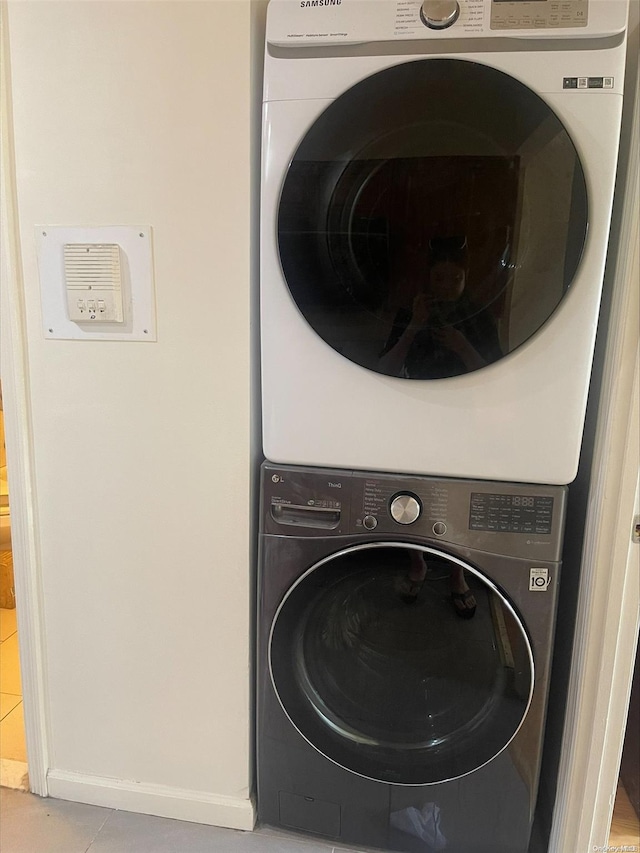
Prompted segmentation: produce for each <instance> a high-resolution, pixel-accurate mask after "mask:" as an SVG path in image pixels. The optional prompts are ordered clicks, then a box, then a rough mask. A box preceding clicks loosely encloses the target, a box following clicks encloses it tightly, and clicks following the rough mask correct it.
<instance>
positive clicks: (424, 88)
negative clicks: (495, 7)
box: [278, 59, 587, 379]
mask: <svg viewBox="0 0 640 853" xmlns="http://www.w3.org/2000/svg"><path fill="white" fill-rule="evenodd" d="M586 233H587V191H586V184H585V178H584V174H583V170H582V167H581V165H580V160H579V158H578V154H577V152H576V149H575V147H574V145H573V143H572V141H571V139H570V137H569V135H568V133H567V131H566V130H565V128H564V126H563V125H562V123H561V122H560V120H559V119H558V118H557V116H556V115H555V113H554V112H553V111H552V110H551V108H550V107H549V106H548V104H547V103H546V102H545V101H543V100H542V98H540V97H539V96H538V95H536V94H534V93H533V92H532V91H531V90H530V89H528V88H527V87H526V86H524V85H523V84H522V83H520V82H518V81H517V80H515V79H513V78H512V77H510V76H509V75H507V74H504V73H503V72H500V71H497V70H495V69H493V68H490V67H488V66H484V65H480V64H478V63H474V62H469V61H465V60H458V59H424V60H419V61H412V62H408V63H404V64H401V65H398V66H394V67H392V68H389V69H386V70H384V71H381V72H380V73H378V74H375V75H373V76H372V77H369V78H367V79H365V80H364V81H363V82H361V83H359V84H357V85H356V86H354V87H353V88H352V89H350V90H349V91H347V92H346V93H345V94H343V95H342V96H341V97H340V98H338V99H337V100H336V101H334V102H333V103H332V104H331V105H330V106H329V107H328V108H327V109H326V110H325V112H324V113H322V115H321V116H320V117H319V118H318V119H317V121H316V122H315V124H314V125H313V126H312V127H311V129H310V130H309V132H308V133H307V134H306V136H305V137H304V139H303V141H302V143H301V144H300V146H299V148H298V150H297V151H296V153H295V156H294V158H293V160H292V162H291V164H290V167H289V169H288V172H287V175H286V178H285V182H284V186H283V190H282V195H281V199H280V206H279V217H278V242H279V250H280V258H281V263H282V269H283V272H284V276H285V279H286V282H287V284H288V287H289V289H290V291H291V295H292V296H293V299H294V300H295V302H296V304H297V305H298V307H299V309H300V311H301V312H302V314H303V315H304V317H305V318H306V319H307V321H308V322H309V324H310V325H311V326H312V328H313V329H314V330H315V331H316V332H317V333H318V334H319V335H320V337H321V338H323V339H324V340H325V341H326V342H327V343H328V344H329V345H330V346H331V347H333V349H335V350H336V351H337V352H339V353H341V354H342V355H344V356H345V357H346V358H348V359H351V360H352V361H354V362H355V363H356V364H359V365H362V366H363V367H366V368H369V369H370V370H374V371H377V372H379V373H383V374H387V375H390V376H401V377H405V378H409V379H440V378H446V377H451V376H457V375H460V374H464V373H469V372H471V371H473V370H477V369H479V368H481V367H484V366H486V365H488V364H491V363H493V362H495V361H498V360H499V359H501V358H502V357H504V356H506V355H507V354H508V353H510V352H512V351H513V350H515V349H516V348H517V347H519V346H520V345H521V344H522V343H524V342H525V341H526V340H528V339H529V338H530V337H531V336H532V335H533V334H535V332H536V331H537V330H538V329H540V327H541V326H542V325H543V324H544V323H545V322H546V321H547V319H548V318H549V317H550V316H551V314H552V313H553V312H554V311H555V309H556V307H557V306H558V304H559V303H560V301H561V300H562V298H563V297H564V295H565V294H566V292H567V290H568V288H569V286H570V285H571V282H572V280H573V278H574V276H575V273H576V270H577V268H578V264H579V261H580V257H581V255H582V251H583V247H584V242H585V239H586Z"/></svg>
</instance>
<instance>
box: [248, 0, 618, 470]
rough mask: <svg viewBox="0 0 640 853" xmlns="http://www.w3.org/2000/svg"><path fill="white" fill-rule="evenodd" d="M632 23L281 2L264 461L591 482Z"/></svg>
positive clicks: (569, 2) (556, 2)
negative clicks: (589, 416)
mask: <svg viewBox="0 0 640 853" xmlns="http://www.w3.org/2000/svg"><path fill="white" fill-rule="evenodd" d="M627 12H628V8H627V2H626V0H458V2H455V0H425V2H419V0H302V2H301V0H271V2H270V4H269V7H268V17H267V33H266V61H265V82H264V105H263V166H262V213H261V221H262V225H261V229H262V231H261V317H262V321H261V336H262V390H263V429H264V435H263V437H264V452H265V455H266V457H267V458H268V459H270V460H272V461H275V462H279V463H290V464H307V465H318V466H334V467H344V468H350V467H353V468H359V469H361V470H368V469H376V470H384V471H389V472H407V473H423V474H430V475H438V476H452V477H471V478H479V479H499V480H507V481H510V482H513V481H517V482H536V483H552V484H566V483H569V482H570V481H571V480H572V479H573V478H574V476H575V473H576V469H577V462H578V455H579V449H580V443H581V436H582V430H583V423H584V413H585V405H586V398H587V391H588V385H589V379H590V371H591V363H592V354H593V346H594V338H595V331H596V325H597V320H598V311H599V301H600V294H601V286H602V279H603V270H604V264H605V256H606V250H607V241H608V233H609V224H610V213H611V205H612V197H613V189H614V180H615V174H616V159H617V149H618V137H619V129H620V116H621V108H622V92H623V75H624V57H625V38H626V36H625V31H626V22H627Z"/></svg>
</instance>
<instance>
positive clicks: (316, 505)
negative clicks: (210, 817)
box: [257, 463, 566, 853]
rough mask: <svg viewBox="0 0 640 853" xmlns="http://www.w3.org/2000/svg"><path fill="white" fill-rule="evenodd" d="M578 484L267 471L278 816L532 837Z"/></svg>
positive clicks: (439, 834)
mask: <svg viewBox="0 0 640 853" xmlns="http://www.w3.org/2000/svg"><path fill="white" fill-rule="evenodd" d="M565 500H566V487H562V486H540V485H525V484H506V483H501V482H485V481H470V480H441V479H436V478H431V477H418V476H402V477H401V476H393V475H387V474H379V473H376V474H368V473H363V472H354V471H347V470H330V469H327V470H321V469H314V468H305V467H293V466H291V467H289V466H286V467H285V466H277V465H271V464H268V463H265V464H264V465H263V468H262V487H261V516H260V519H261V520H260V560H259V563H260V569H259V595H258V654H257V678H258V681H257V705H258V707H257V784H258V787H257V794H258V798H257V802H258V817H259V820H260V821H261V822H263V823H265V824H270V825H273V826H277V827H284V828H287V829H290V830H294V831H298V832H306V833H311V834H313V835H317V836H321V837H325V838H327V839H330V840H333V841H335V842H341V843H346V844H350V845H358V846H360V845H362V846H364V845H370V846H374V847H379V848H382V849H383V850H386V851H390V850H397V851H407V853H410V851H416V853H418V851H419V853H435V851H448V853H525V851H526V850H527V847H528V843H529V836H530V829H531V822H532V816H533V812H534V807H535V803H536V791H537V784H538V775H539V768H540V757H541V745H542V738H543V730H544V721H545V708H546V698H547V689H548V684H549V667H550V659H551V649H552V642H553V633H554V614H555V606H556V596H557V591H558V584H559V575H560V554H561V546H562V532H563V524H564V509H565Z"/></svg>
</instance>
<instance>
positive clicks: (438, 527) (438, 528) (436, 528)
mask: <svg viewBox="0 0 640 853" xmlns="http://www.w3.org/2000/svg"><path fill="white" fill-rule="evenodd" d="M433 532H434V533H435V535H436V536H444V534H445V533H446V532H447V525H446V524H445V523H444V521H436V523H435V524H434V525H433Z"/></svg>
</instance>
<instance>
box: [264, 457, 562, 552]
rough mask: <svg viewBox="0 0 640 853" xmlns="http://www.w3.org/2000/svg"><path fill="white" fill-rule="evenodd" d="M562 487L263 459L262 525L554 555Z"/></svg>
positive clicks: (285, 531) (286, 532)
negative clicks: (323, 467) (426, 475)
mask: <svg viewBox="0 0 640 853" xmlns="http://www.w3.org/2000/svg"><path fill="white" fill-rule="evenodd" d="M566 495H567V488H566V487H565V486H540V485H529V484H523V483H499V482H482V481H479V480H455V479H440V478H435V477H419V476H410V475H406V476H402V475H394V474H383V473H367V472H362V471H339V470H331V469H320V468H304V467H296V466H290V467H289V466H278V465H271V464H270V463H264V465H263V468H262V506H263V513H262V519H261V532H262V533H266V534H275V535H280V536H302V537H305V538H307V537H326V536H336V537H337V536H352V535H353V534H362V535H363V536H368V537H370V538H375V539H380V538H387V537H389V538H392V539H394V540H395V539H397V537H398V536H402V537H403V539H406V540H407V541H430V542H441V543H447V542H448V543H450V544H451V545H455V546H458V547H460V546H462V547H467V548H470V549H474V550H481V551H487V552H490V553H500V554H505V555H509V556H513V557H523V558H537V559H540V560H545V561H557V560H559V559H560V556H561V550H562V533H563V528H564V512H565V502H566Z"/></svg>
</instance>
